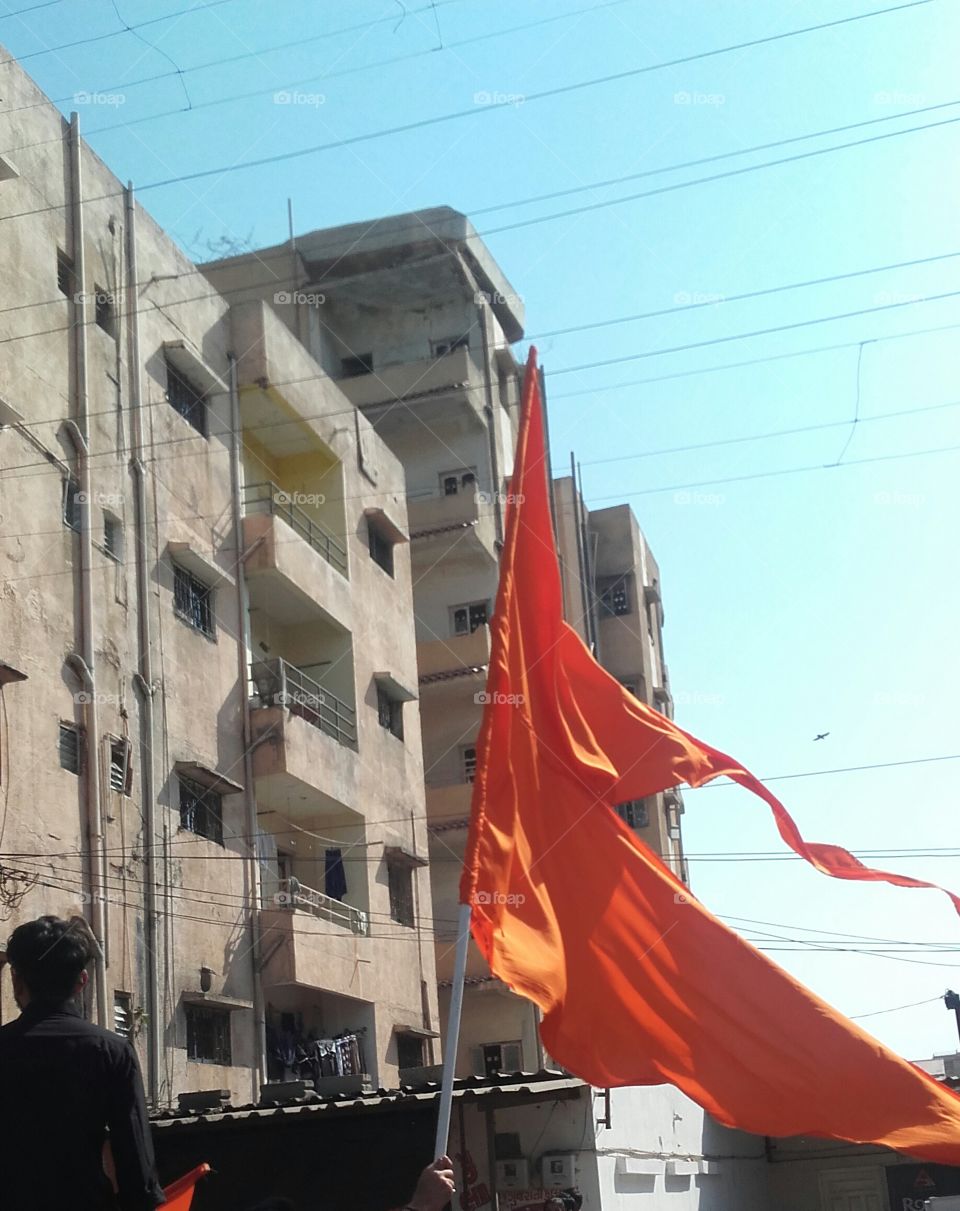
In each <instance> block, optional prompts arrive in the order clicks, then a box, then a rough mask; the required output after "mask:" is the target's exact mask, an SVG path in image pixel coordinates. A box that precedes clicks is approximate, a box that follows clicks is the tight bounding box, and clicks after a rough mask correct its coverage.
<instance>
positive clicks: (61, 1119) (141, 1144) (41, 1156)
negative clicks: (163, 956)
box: [0, 916, 166, 1211]
mask: <svg viewBox="0 0 960 1211" xmlns="http://www.w3.org/2000/svg"><path fill="white" fill-rule="evenodd" d="M95 954H96V941H95V939H94V937H93V934H92V933H91V932H90V930H89V927H88V926H87V925H86V923H85V922H84V921H83V920H82V919H81V918H79V917H75V918H74V919H73V920H72V921H63V920H61V919H60V918H59V917H52V916H47V917H40V918H39V919H38V920H36V921H28V922H26V923H25V924H24V925H20V926H19V927H18V928H17V929H15V930H14V931H13V933H12V934H11V935H10V940H9V941H8V943H7V961H8V963H9V964H10V969H11V973H12V977H13V994H14V998H15V1000H16V1002H17V1005H18V1006H19V1008H20V1011H21V1012H20V1016H19V1017H18V1018H17V1019H16V1020H15V1021H13V1022H10V1023H8V1024H7V1025H6V1026H2V1027H0V1147H2V1149H3V1167H2V1171H0V1191H2V1197H3V1205H4V1206H5V1207H10V1208H11V1209H13V1208H17V1209H20V1208H22V1209H23V1211H27V1209H28V1208H29V1211H65V1209H66V1208H69V1209H70V1211H113V1209H115V1208H119V1209H120V1211H152V1209H153V1208H154V1207H156V1206H159V1205H160V1204H161V1203H163V1202H165V1201H166V1200H165V1198H164V1195H163V1191H162V1189H161V1188H160V1185H159V1183H158V1181H157V1175H156V1170H155V1166H154V1158H153V1144H152V1141H151V1138H150V1124H149V1122H148V1120H147V1111H146V1106H145V1104H144V1095H143V1082H142V1080H141V1077H140V1068H139V1065H138V1064H137V1057H136V1053H135V1052H134V1050H133V1048H132V1047H131V1045H130V1043H129V1042H127V1041H126V1040H125V1039H122V1038H120V1036H119V1035H117V1034H114V1033H113V1032H112V1031H110V1030H104V1029H103V1028H102V1027H100V1026H95V1025H93V1024H92V1023H91V1022H88V1021H86V1020H85V1019H84V1017H83V1013H82V1009H81V1007H80V997H81V995H82V992H83V989H84V988H85V986H86V984H87V979H88V977H87V970H86V969H87V967H88V966H89V965H90V963H91V962H92V961H93V958H94V956H95ZM108 1133H109V1141H110V1148H111V1151H112V1154H113V1163H114V1169H115V1172H116V1180H117V1188H118V1193H117V1194H116V1195H114V1192H113V1186H112V1184H111V1182H110V1180H109V1179H108V1178H107V1176H106V1174H105V1172H104V1168H103V1148H104V1142H105V1140H106V1139H107V1137H108Z"/></svg>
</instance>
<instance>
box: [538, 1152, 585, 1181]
mask: <svg viewBox="0 0 960 1211" xmlns="http://www.w3.org/2000/svg"><path fill="white" fill-rule="evenodd" d="M576 1167H577V1154H576V1153H575V1152H547V1153H545V1154H544V1156H543V1158H542V1159H541V1161H540V1175H541V1177H542V1179H543V1184H544V1186H548V1187H552V1186H561V1187H562V1188H564V1189H566V1188H567V1187H568V1186H575V1185H576V1175H575V1170H576Z"/></svg>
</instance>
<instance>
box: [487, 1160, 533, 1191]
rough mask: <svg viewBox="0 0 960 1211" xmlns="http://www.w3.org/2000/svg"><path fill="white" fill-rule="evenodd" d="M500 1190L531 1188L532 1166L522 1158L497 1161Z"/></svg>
mask: <svg viewBox="0 0 960 1211" xmlns="http://www.w3.org/2000/svg"><path fill="white" fill-rule="evenodd" d="M495 1164H496V1175H497V1189H498V1190H529V1188H530V1166H529V1164H528V1163H527V1161H526V1160H523V1159H522V1158H520V1159H517V1160H509V1161H496V1162H495Z"/></svg>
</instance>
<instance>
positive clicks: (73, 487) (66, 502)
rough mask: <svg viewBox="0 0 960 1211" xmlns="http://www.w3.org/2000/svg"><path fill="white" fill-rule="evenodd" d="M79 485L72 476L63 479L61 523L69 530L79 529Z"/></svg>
mask: <svg viewBox="0 0 960 1211" xmlns="http://www.w3.org/2000/svg"><path fill="white" fill-rule="evenodd" d="M80 502H81V496H80V485H79V484H78V483H77V481H76V480H75V479H73V478H72V477H70V478H67V479H65V480H64V481H63V524H64V525H65V526H67V527H68V528H69V529H71V530H77V531H79V529H80V515H81V510H80Z"/></svg>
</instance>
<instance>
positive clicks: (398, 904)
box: [387, 862, 414, 926]
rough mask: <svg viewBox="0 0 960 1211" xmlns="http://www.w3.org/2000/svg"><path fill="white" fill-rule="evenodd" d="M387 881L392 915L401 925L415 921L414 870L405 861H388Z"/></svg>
mask: <svg viewBox="0 0 960 1211" xmlns="http://www.w3.org/2000/svg"><path fill="white" fill-rule="evenodd" d="M387 882H388V886H389V891H390V916H391V918H392V919H393V920H394V921H396V922H397V923H398V924H399V925H410V926H412V925H413V923H414V914H413V870H412V869H411V868H410V867H409V866H408V865H407V864H406V863H405V862H402V863H401V862H388V863H387Z"/></svg>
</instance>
